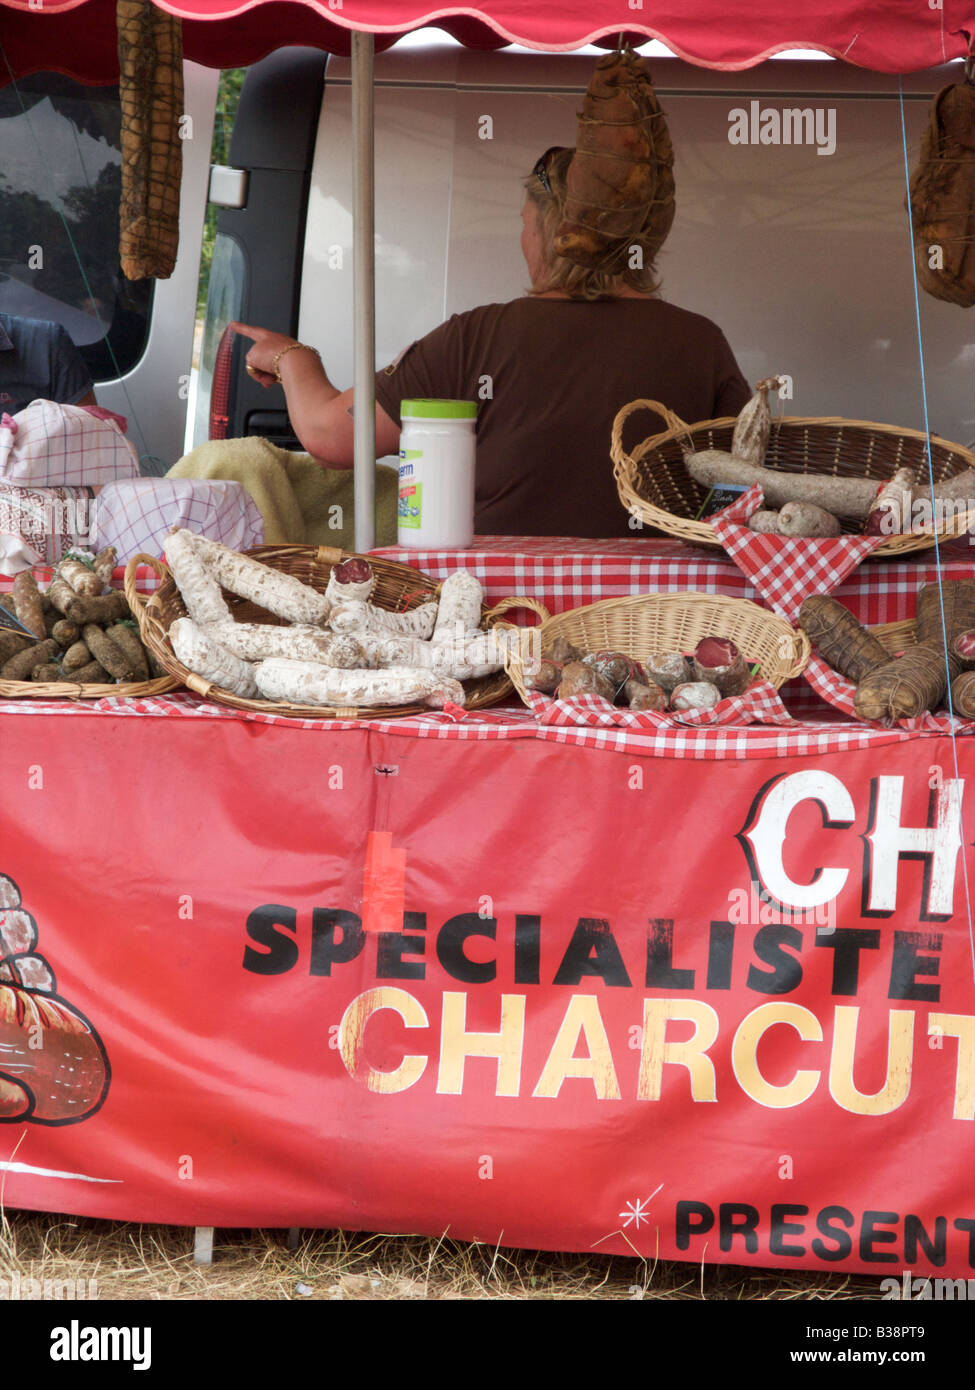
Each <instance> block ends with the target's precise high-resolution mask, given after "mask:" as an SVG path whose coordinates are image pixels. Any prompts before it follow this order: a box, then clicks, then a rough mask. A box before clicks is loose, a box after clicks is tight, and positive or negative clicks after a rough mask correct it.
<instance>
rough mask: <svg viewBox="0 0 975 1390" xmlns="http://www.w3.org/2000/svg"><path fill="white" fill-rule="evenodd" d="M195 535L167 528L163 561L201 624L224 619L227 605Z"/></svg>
mask: <svg viewBox="0 0 975 1390" xmlns="http://www.w3.org/2000/svg"><path fill="white" fill-rule="evenodd" d="M196 539H197V537H196V536H194V534H193V532H192V531H186V530H182V531H172V532H170V534H169V535H168V536H167V537H166V547H165V548H166V561H167V563H168V565H169V568H170V569H171V570H172V573H173V579H174V580H175V582H176V587H177V589H178V590H179V592H180V594H181V595H182V598H183V602H184V603H185V604H186V611H187V613H189V615H190V617H191V618H192V619H193V621H194V622H195V623H201V624H202V625H204V626H206V625H207V624H208V623H222V622H226V621H227V620H228V619H229V618H230V609H229V608H228V607H227V601H226V599H225V598H224V596H223V594H222V593H221V592H220V585H219V584H218V583H217V581H216V579H215V578H214V576H213V575H212V574H211V573H210V570H209V568H208V567H207V565H206V564H205V563H204V561H203V559H202V557H201V556H200V555H199V553H198V552H197V549H196V546H195V544H194V542H195V541H196Z"/></svg>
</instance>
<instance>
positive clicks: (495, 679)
mask: <svg viewBox="0 0 975 1390" xmlns="http://www.w3.org/2000/svg"><path fill="white" fill-rule="evenodd" d="M243 554H245V555H249V556H250V557H251V558H252V559H254V560H259V561H260V562H261V564H264V565H270V566H271V568H272V569H276V570H280V571H281V573H282V574H290V575H293V576H294V578H295V579H300V580H301V582H302V583H303V584H308V585H310V586H311V588H313V589H316V590H317V591H318V592H319V593H324V592H325V588H326V586H327V584H328V577H329V575H330V574H331V572H332V567H333V566H334V565H338V564H341V563H342V561H343V560H350V559H353V558H356V559H363V560H368V562H369V564H370V565H371V566H372V572H373V574H374V575H375V576H376V587H375V589H374V590H373V594H372V599H371V602H372V603H374V604H375V605H376V606H377V607H378V608H385V609H387V610H388V611H389V612H397V613H400V612H405V611H407V610H408V609H410V608H417V607H419V605H420V604H421V603H428V602H429V601H430V599H432V598H435V597H436V596H437V594H438V593H439V591H440V585H439V584H438V583H437V582H436V580H434V579H431V578H430V576H429V575H426V574H423V573H422V572H421V571H420V570H416V569H414V568H413V567H412V566H411V565H403V564H400V563H399V562H398V561H396V560H385V559H383V558H382V557H380V556H377V555H362V556H354V555H353V553H352V552H351V551H345V550H336V549H333V548H332V547H330V546H315V545H261V546H257V547H256V548H255V549H253V550H245V551H244V552H243ZM142 564H145V565H151V566H152V567H153V568H154V569H155V570H156V573H157V574H159V575H160V577H161V579H162V583H161V584H160V586H159V588H158V589H157V590H156V592H155V593H154V594H153V595H152V597H151V598H149V599H148V600H146V601H144V602H142V603H141V604H139V606H138V607H136V606H135V605H133V611H134V612H136V614H137V616H138V619H139V626H140V629H141V631H142V640H143V642H144V643H145V644H146V646H147V647H148V648H149V650H150V651H151V652H152V653H153V654H154V655H155V656H156V658H157V659H158V661H159V662H160V664H161V665H162V666H164V667H165V668H166V670H167V671H170V672H171V673H172V674H173V675H174V676H176V677H177V678H178V680H179V682H180V683H181V684H183V685H186V686H188V687H189V689H190V690H194V691H196V693H197V694H198V695H203V696H205V697H206V698H207V699H208V700H213V701H215V702H216V703H217V704H220V705H229V706H230V708H231V709H240V710H249V711H251V710H252V711H254V712H255V713H258V714H280V715H285V716H288V717H291V718H298V719H370V718H372V719H375V718H384V719H385V718H390V717H393V716H400V715H407V714H428V713H429V712H430V706H429V705H423V704H411V705H369V706H368V707H364V706H363V707H360V706H357V705H352V706H347V707H341V706H326V705H297V704H291V703H289V702H288V701H285V700H248V699H244V698H242V697H241V696H240V695H234V694H233V693H232V692H231V691H229V690H224V689H223V688H222V687H221V686H218V685H211V684H210V682H209V681H206V680H204V679H203V677H202V676H198V675H196V674H195V673H194V672H193V671H191V670H189V668H188V667H186V666H184V665H183V664H182V662H180V661H179V660H177V657H176V654H175V652H174V651H173V647H172V643H171V642H170V640H169V628H170V625H171V624H172V623H174V622H175V621H176V619H177V618H185V617H186V616H187V613H186V607H185V605H184V603H183V599H182V596H181V594H180V592H179V590H178V589H177V587H176V584H175V581H174V580H173V577H172V575H171V574H170V573H169V570H168V569H167V568H166V566H165V565H164V564H163V563H162V562H161V561H159V560H156V559H153V558H152V557H151V556H149V555H136V556H133V558H132V559H131V560H130V561H129V564H128V567H127V569H126V574H125V578H126V593H128V583H129V576H130V575H132V576H133V577H134V574H135V570H136V567H137V566H138V565H142ZM224 598H225V599H226V601H227V604H228V606H229V608H230V611H231V614H232V616H233V618H234V619H235V621H236V622H239V623H271V624H274V625H275V626H288V624H287V623H286V622H285V620H284V619H283V618H278V617H276V616H275V615H274V614H273V613H269V612H267V610H266V609H264V608H259V607H258V606H257V605H256V604H254V603H250V602H249V601H248V600H247V599H242V598H239V597H238V596H237V595H236V594H230V593H224ZM131 602H132V600H131V599H130V603H131ZM512 608H528V609H530V610H531V611H532V612H534V613H536V614H537V615H538V616H539V617H540V618H543V619H544V618H545V617H547V616H548V614H547V610H546V609H545V608H544V607H543V606H542V605H541V604H539V603H536V602H535V600H534V599H530V598H506V599H502V600H501V602H500V603H498V604H495V606H494V607H493V608H486V607H485V608H484V609H483V610H482V615H481V626H482V627H483V628H487V627H511V626H512V625H511V624H509V623H503V622H501V621H500V619H501V616H502V614H504V613H507V612H508V611H509V610H510V609H512ZM513 630H514V631H518V629H513ZM463 686H464V692H465V695H466V697H467V698H466V702H465V708H466V709H483V708H484V707H485V706H486V705H496V704H497V703H498V702H499V701H501V700H504V699H505V698H506V697H507V696H509V695H510V694H511V692H512V686H511V681H510V679H509V678H508V676H507V674H506V673H505V672H504V671H498V672H497V673H496V674H494V675H491V676H482V677H480V678H479V679H477V680H469V681H464V682H463Z"/></svg>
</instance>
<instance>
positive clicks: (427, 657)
mask: <svg viewBox="0 0 975 1390" xmlns="http://www.w3.org/2000/svg"><path fill="white" fill-rule="evenodd" d="M357 640H358V642H359V645H360V647H361V648H362V650H363V652H364V653H365V655H366V657H367V659H368V661H369V665H370V666H374V667H379V668H389V667H390V666H409V667H413V668H415V669H419V670H424V671H434V672H436V673H437V674H438V675H441V676H452V677H453V678H454V679H455V680H459V681H466V680H474V679H476V678H477V677H479V676H489V675H491V674H492V673H493V672H494V671H500V670H501V667H502V666H503V665H504V654H503V651H502V648H501V644H500V641H499V639H498V634H497V633H495V632H482V633H479V634H478V635H477V636H476V637H468V638H467V639H466V641H458V642H451V641H446V640H444V641H441V642H424V641H423V640H422V639H421V638H418V637H395V636H394V637H382V636H370V635H369V634H365V633H364V634H362V635H361V636H360V637H359V638H358V639H357Z"/></svg>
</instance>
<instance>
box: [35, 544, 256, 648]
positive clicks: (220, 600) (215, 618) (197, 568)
mask: <svg viewBox="0 0 975 1390" xmlns="http://www.w3.org/2000/svg"><path fill="white" fill-rule="evenodd" d="M195 539H196V537H195V536H194V535H193V533H192V531H186V530H183V531H172V532H170V534H169V535H168V536H167V537H166V561H167V563H168V565H169V568H170V569H171V570H172V572H173V579H174V580H175V583H176V587H177V589H178V590H179V592H180V594H181V596H182V599H183V602H184V604H185V605H186V611H187V613H188V614H189V615H190V617H191V618H192V619H193V621H194V622H195V623H202V624H204V625H205V624H207V623H220V622H225V621H227V619H229V618H230V609H229V608H228V607H227V601H226V599H225V598H224V596H223V594H222V593H221V592H220V585H219V584H218V583H217V581H216V579H215V578H214V577H213V575H212V574H211V573H210V572H209V570H208V569H207V567H206V565H205V564H204V563H203V560H202V559H201V557H200V556H199V554H198V553H197V551H196V548H195V546H194V544H193V542H194V541H195ZM52 597H53V595H52ZM55 602H57V599H55ZM62 611H63V612H66V611H67V607H65V609H63V610H62Z"/></svg>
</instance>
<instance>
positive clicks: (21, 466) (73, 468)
mask: <svg viewBox="0 0 975 1390" xmlns="http://www.w3.org/2000/svg"><path fill="white" fill-rule="evenodd" d="M138 475H139V463H138V460H137V458H136V456H135V451H134V450H133V448H132V445H131V444H130V443H129V441H128V440H127V439H126V437H125V435H124V434H123V433H122V431H121V430H120V429H119V427H118V425H117V424H116V423H115V419H114V418H112V419H107V420H106V419H99V418H96V417H95V416H94V415H93V414H92V413H91V412H90V411H89V410H88V409H87V408H86V407H85V406H80V405H57V404H56V403H55V402H54V401H43V400H37V401H31V403H30V405H28V406H26V407H25V408H24V409H23V410H21V411H18V412H17V414H16V415H13V416H11V415H7V414H4V415H3V416H2V418H0V478H3V479H4V480H5V481H6V482H8V483H16V484H17V485H18V486H21V487H97V486H98V485H99V484H101V483H109V482H111V481H112V480H113V479H114V478H136V477H138Z"/></svg>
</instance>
